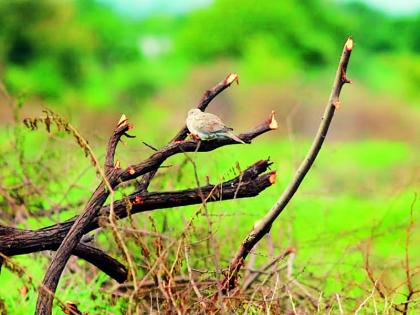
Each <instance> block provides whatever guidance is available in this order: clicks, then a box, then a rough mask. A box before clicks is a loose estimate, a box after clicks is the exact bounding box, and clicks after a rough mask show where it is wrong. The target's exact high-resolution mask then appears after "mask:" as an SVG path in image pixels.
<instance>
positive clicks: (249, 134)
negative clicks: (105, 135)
mask: <svg viewBox="0 0 420 315" xmlns="http://www.w3.org/2000/svg"><path fill="white" fill-rule="evenodd" d="M274 129H277V122H276V119H275V117H274V112H272V113H271V114H270V116H269V118H268V119H266V120H264V121H263V122H262V123H260V124H259V125H257V126H256V127H254V128H253V129H251V130H249V131H246V132H244V133H241V134H240V135H238V137H239V138H240V139H241V140H243V141H244V142H246V143H251V141H252V140H253V139H254V138H256V137H258V136H259V135H261V134H263V133H266V132H268V131H271V130H274ZM231 144H238V142H236V141H235V140H232V139H230V138H224V139H215V140H210V141H199V142H197V141H194V140H189V141H182V142H173V143H170V144H168V145H167V146H165V147H163V148H162V149H160V150H159V151H158V152H156V153H154V154H152V155H151V156H150V157H149V158H148V159H146V160H144V161H143V162H141V163H138V164H135V165H131V166H129V167H127V168H126V169H125V170H123V171H122V172H121V174H120V179H121V181H122V182H125V181H128V180H131V179H134V178H136V177H138V176H141V175H143V174H146V173H148V172H150V171H152V170H155V169H156V168H158V167H159V166H160V165H161V164H162V163H163V162H164V161H165V160H166V159H167V158H169V157H170V156H172V155H175V154H178V153H183V152H208V151H212V150H215V149H217V148H219V147H222V146H225V145H231Z"/></svg>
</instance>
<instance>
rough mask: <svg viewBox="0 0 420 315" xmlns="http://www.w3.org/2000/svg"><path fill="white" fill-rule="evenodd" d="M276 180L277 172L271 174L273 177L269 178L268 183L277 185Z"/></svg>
mask: <svg viewBox="0 0 420 315" xmlns="http://www.w3.org/2000/svg"><path fill="white" fill-rule="evenodd" d="M276 180H277V173H276V172H273V173H271V175H270V176H269V177H268V181H269V182H270V183H271V184H275V183H276Z"/></svg>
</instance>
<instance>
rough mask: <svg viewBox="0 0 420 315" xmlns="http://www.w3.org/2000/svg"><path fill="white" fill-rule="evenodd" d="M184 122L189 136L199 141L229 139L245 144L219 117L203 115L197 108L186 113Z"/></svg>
mask: <svg viewBox="0 0 420 315" xmlns="http://www.w3.org/2000/svg"><path fill="white" fill-rule="evenodd" d="M185 122H186V123H187V128H188V130H189V131H190V133H191V135H192V136H193V137H198V138H200V139H201V140H213V139H220V138H230V139H233V140H235V141H236V142H240V143H244V144H245V142H243V141H242V140H241V139H239V138H238V137H237V136H236V135H234V134H233V132H232V130H233V129H232V128H229V127H226V126H225V124H224V123H223V121H222V120H221V119H220V118H219V117H217V116H216V115H213V114H210V113H203V112H202V111H201V110H200V109H198V108H193V109H190V110H189V111H188V116H187V119H186V121H185Z"/></svg>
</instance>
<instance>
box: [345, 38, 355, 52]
mask: <svg viewBox="0 0 420 315" xmlns="http://www.w3.org/2000/svg"><path fill="white" fill-rule="evenodd" d="M353 47H354V41H353V37H351V36H350V37H349V38H348V39H347V41H346V49H347V51H352V50H353Z"/></svg>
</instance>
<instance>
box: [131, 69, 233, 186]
mask: <svg viewBox="0 0 420 315" xmlns="http://www.w3.org/2000/svg"><path fill="white" fill-rule="evenodd" d="M234 81H236V82H239V78H238V75H237V74H236V73H230V74H229V75H228V76H227V77H226V78H225V79H224V80H222V81H221V82H219V83H218V84H216V85H215V86H214V87H213V88H211V89H210V90H207V91H206V92H205V93H204V94H203V96H202V98H201V100H200V102H199V103H198V105H197V108H199V109H201V110H202V111H205V110H206V108H207V106H208V105H209V104H210V102H211V101H212V100H213V99H214V98H215V97H216V96H217V95H218V94H219V93H221V92H222V91H224V90H225V89H226V88H228V87H229V86H231V84H232V83H233V82H234ZM187 134H188V129H187V126H186V125H184V126H183V127H182V128H181V130H180V131H179V132H178V133H177V134H176V135H175V137H174V138H173V139H172V140H171V141H170V143H172V142H178V141H182V140H184V139H185V137H186V136H187ZM143 143H144V142H143ZM146 145H147V144H146ZM147 146H149V145H147ZM149 147H150V146H149ZM151 148H152V149H153V150H154V151H158V150H157V149H155V148H153V147H151ZM157 169H158V168H156V170H153V171H150V172H149V173H147V174H145V175H144V176H143V177H142V179H141V181H140V183H139V185H138V190H139V191H143V190H147V188H148V187H149V184H150V182H151V181H152V179H153V177H154V176H155V175H156V173H157Z"/></svg>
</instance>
